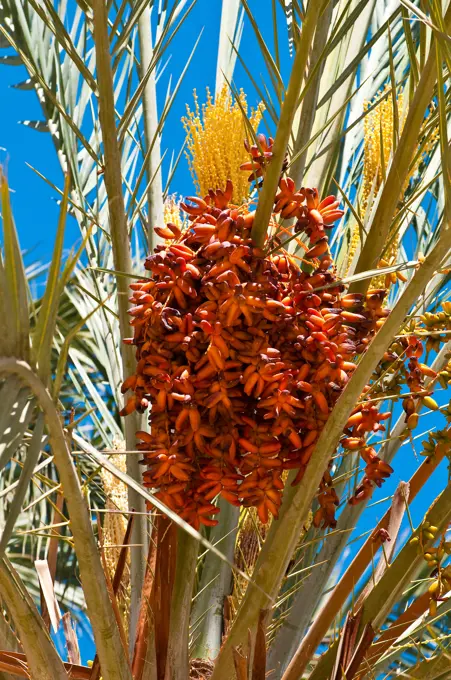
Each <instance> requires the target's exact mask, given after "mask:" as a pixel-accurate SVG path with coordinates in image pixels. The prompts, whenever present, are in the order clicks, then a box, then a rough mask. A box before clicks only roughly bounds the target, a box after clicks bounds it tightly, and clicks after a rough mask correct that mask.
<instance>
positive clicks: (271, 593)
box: [212, 228, 451, 680]
mask: <svg viewBox="0 0 451 680" xmlns="http://www.w3.org/2000/svg"><path fill="white" fill-rule="evenodd" d="M450 246H451V238H450V230H449V228H445V229H444V230H443V232H442V237H441V238H440V240H439V241H438V243H437V244H436V246H435V247H434V249H433V250H432V252H431V253H430V254H429V255H428V257H427V258H426V259H425V261H424V263H423V264H422V265H421V267H420V268H419V269H418V270H417V271H416V273H415V275H414V277H413V278H412V280H411V281H410V283H409V285H408V286H407V288H406V289H405V291H404V293H403V295H402V296H401V298H400V299H399V300H398V302H397V303H396V305H395V307H394V309H393V311H392V312H391V314H390V315H389V316H388V318H387V319H386V321H385V323H384V325H383V326H382V328H381V329H380V330H379V332H378V333H377V335H376V336H375V338H374V339H373V341H372V343H371V345H370V346H369V347H368V349H367V351H366V353H365V355H364V356H363V357H362V359H361V361H360V363H359V365H358V367H357V369H356V371H355V372H354V374H353V376H352V378H351V380H350V381H349V383H348V384H347V386H346V388H345V389H344V391H343V393H342V395H341V397H340V398H339V400H338V402H337V404H336V405H335V408H334V409H333V411H332V413H331V414H330V416H329V420H328V422H327V427H325V428H324V429H323V431H322V433H321V435H320V437H319V439H318V442H317V445H316V447H315V450H314V452H313V454H312V458H311V460H310V463H309V465H308V467H307V470H306V472H305V475H304V477H303V479H302V481H301V483H300V484H299V485H298V486H297V487H292V486H288V488H286V490H285V493H284V500H283V503H282V507H281V511H280V515H279V519H278V520H277V521H275V522H273V523H272V525H271V529H270V531H269V533H268V536H267V538H266V541H265V543H264V545H263V549H262V551H261V553H260V555H259V559H258V561H257V565H256V567H255V571H254V575H253V581H252V583H251V584H249V587H248V589H247V592H246V596H245V598H244V600H243V602H242V604H241V607H240V610H239V612H238V616H237V617H236V620H235V623H234V624H233V626H232V629H231V631H230V633H229V635H228V637H227V640H226V641H225V643H224V645H223V647H222V649H221V652H220V654H219V657H218V661H217V664H216V667H215V670H214V671H213V675H212V680H230V678H233V672H234V671H233V659H232V648H233V647H236V645H237V644H239V642H240V641H242V640H243V639H245V637H246V635H247V631H248V630H249V629H250V630H251V632H252V631H254V630H255V627H256V625H257V621H258V614H259V612H260V610H262V609H267V608H268V606H271V605H273V604H274V600H275V598H276V595H277V592H278V590H279V588H280V584H281V582H282V579H283V577H284V574H285V572H286V569H287V566H288V563H289V561H290V558H291V556H292V554H293V551H294V550H295V548H296V545H297V541H298V538H299V534H300V532H301V529H302V527H303V525H304V523H305V521H306V519H307V516H308V512H309V510H310V508H311V504H312V501H313V498H314V496H315V494H316V492H317V490H318V486H319V483H320V481H321V478H322V476H323V474H324V470H325V469H326V468H327V465H328V462H329V460H330V458H331V457H332V455H333V452H334V451H335V449H336V447H337V445H338V442H339V439H340V437H341V435H342V432H343V428H344V426H345V424H346V421H347V419H348V417H349V414H350V413H351V411H352V409H353V408H354V407H355V404H356V403H357V401H358V400H359V398H360V396H361V394H362V391H363V388H364V387H365V385H366V384H367V382H368V380H369V379H370V377H371V374H372V372H373V371H374V369H375V368H376V366H377V364H378V362H379V361H380V358H381V357H382V355H383V354H384V352H385V351H386V350H387V348H388V347H389V346H390V343H391V342H392V339H393V336H394V335H395V334H396V333H397V331H398V330H399V328H400V326H401V325H402V323H403V321H404V319H405V316H406V314H407V313H408V311H409V309H410V308H411V306H412V305H413V304H414V302H415V301H416V300H417V298H418V297H419V296H420V294H421V292H422V291H423V290H424V287H425V286H426V284H427V282H428V281H430V280H431V279H432V277H433V276H434V274H435V272H436V271H437V269H438V268H439V266H440V264H441V262H442V261H443V259H444V258H445V256H446V255H447V253H448V251H449V248H450ZM292 479H293V474H292V475H290V478H289V480H292ZM254 584H255V585H256V586H258V588H256V587H254ZM265 593H266V594H265Z"/></svg>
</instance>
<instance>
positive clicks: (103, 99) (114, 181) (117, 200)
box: [92, 0, 147, 649]
mask: <svg viewBox="0 0 451 680" xmlns="http://www.w3.org/2000/svg"><path fill="white" fill-rule="evenodd" d="M92 8H93V13H94V14H93V21H94V42H95V51H96V67H97V84H98V88H99V120H100V127H101V130H102V140H103V153H104V171H105V175H104V178H105V187H106V192H107V196H108V210H109V221H110V235H111V245H112V250H113V260H114V267H115V269H116V270H117V271H120V272H131V271H132V258H131V252H130V240H129V235H128V228H127V220H126V216H125V207H124V197H123V193H122V174H121V153H120V148H119V144H118V139H117V129H116V119H115V109H114V89H113V75H112V71H111V57H110V42H109V36H108V23H107V19H108V16H107V7H106V4H105V2H104V0H93V3H92ZM116 284H117V297H118V312H119V327H120V332H121V337H122V338H126V337H128V336H129V335H130V324H129V317H128V313H127V310H128V297H129V284H130V279H128V278H127V277H125V276H117V277H116ZM121 355H122V368H123V373H124V377H127V376H129V375H132V374H133V373H134V372H135V368H136V362H135V358H134V352H133V347H132V346H130V345H122V348H121ZM138 429H140V427H139V421H138V418H136V417H135V415H132V416H128V417H127V418H126V419H125V438H126V446H127V450H130V451H132V450H134V448H135V445H136V438H135V433H136V431H137V430H138ZM126 458H127V472H128V474H129V475H130V477H133V479H134V480H136V481H137V482H141V481H142V475H141V470H140V467H139V460H138V456H136V455H129V456H127V457H126ZM128 502H129V507H130V508H133V509H134V510H136V511H137V512H141V513H144V512H145V504H144V501H143V499H142V498H141V496H140V495H139V494H137V493H136V492H135V491H134V490H133V489H131V488H129V489H128ZM146 519H147V518H146V517H145V515H144V514H143V515H139V514H138V515H136V517H135V522H134V524H133V533H132V537H131V543H132V545H133V547H132V548H131V549H130V556H131V569H130V581H131V605H130V626H129V627H130V646H131V649H132V648H133V644H134V631H135V628H136V622H137V617H138V613H139V608H140V601H141V592H142V585H143V583H144V572H145V559H146V554H147V550H146V544H147V531H146V526H147V521H146Z"/></svg>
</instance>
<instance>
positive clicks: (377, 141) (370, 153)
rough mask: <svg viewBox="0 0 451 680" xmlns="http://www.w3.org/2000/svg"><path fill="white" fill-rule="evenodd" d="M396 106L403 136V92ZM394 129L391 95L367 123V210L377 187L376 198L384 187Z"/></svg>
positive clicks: (364, 170)
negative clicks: (381, 187) (384, 171)
mask: <svg viewBox="0 0 451 680" xmlns="http://www.w3.org/2000/svg"><path fill="white" fill-rule="evenodd" d="M388 89H389V86H388V85H386V86H385V90H384V93H383V94H386V93H387V90H388ZM379 98H380V96H379ZM370 105H371V103H370V102H365V104H364V108H365V110H368V109H369V108H370ZM396 106H397V114H398V121H399V130H398V133H399V134H401V131H402V128H403V125H404V120H405V116H404V114H403V106H404V95H403V93H402V92H400V93H399V94H398V96H397V98H396ZM394 126H395V115H394V107H393V98H392V96H391V95H390V94H389V95H386V96H385V97H384V98H383V99H381V101H380V102H379V104H378V105H377V106H376V107H375V108H374V109H373V110H372V111H370V112H369V113H367V115H366V116H365V119H364V123H363V139H364V162H363V189H362V199H363V205H364V207H365V208H366V207H367V204H368V199H369V196H370V194H371V190H372V188H373V186H374V196H376V195H377V192H378V190H379V188H380V186H381V184H382V181H383V168H387V166H388V163H389V160H390V155H391V153H392V149H393V133H394Z"/></svg>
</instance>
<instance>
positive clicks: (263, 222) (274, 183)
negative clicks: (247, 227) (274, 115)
mask: <svg viewBox="0 0 451 680" xmlns="http://www.w3.org/2000/svg"><path fill="white" fill-rule="evenodd" d="M328 2H329V0H326V3H321V2H320V0H310V2H309V4H308V7H307V10H306V13H305V17H304V21H303V24H302V33H301V36H300V38H299V40H298V44H297V49H296V56H295V58H294V63H293V68H292V70H291V76H290V81H289V83H288V89H287V93H286V95H285V99H284V100H283V104H282V109H281V112H280V118H279V124H278V125H277V132H276V137H275V140H274V146H273V156H272V158H271V162H270V163H269V165H268V168H267V170H266V174H265V180H264V182H263V188H262V190H261V191H260V195H259V197H258V206H257V211H256V213H255V220H254V226H253V227H252V238H253V240H254V243H255V244H256V245H257V246H258V247H262V246H263V245H264V243H265V239H266V233H267V231H268V225H269V221H270V219H271V213H272V210H273V206H274V197H275V195H276V191H277V187H278V186H279V180H280V175H281V173H282V167H283V162H284V159H285V155H286V153H287V148H288V142H289V140H290V135H291V132H292V128H293V120H294V116H295V114H296V109H297V105H298V99H299V94H300V91H301V87H302V83H303V81H304V77H305V70H306V68H307V63H308V58H309V54H310V48H311V45H312V41H313V38H314V35H315V30H316V25H317V21H318V17H319V15H320V12H321V9H322V7H323V6H324V7H325V6H326V4H328Z"/></svg>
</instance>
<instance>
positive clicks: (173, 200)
mask: <svg viewBox="0 0 451 680" xmlns="http://www.w3.org/2000/svg"><path fill="white" fill-rule="evenodd" d="M163 214H164V223H165V224H168V223H169V222H170V223H171V224H175V225H176V226H177V227H178V228H179V229H182V228H183V226H184V225H183V220H182V215H181V213H180V201H178V200H177V196H176V194H171V195H170V196H168V197H167V199H166V200H165V202H164V206H163Z"/></svg>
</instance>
